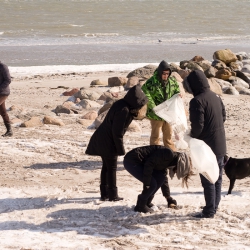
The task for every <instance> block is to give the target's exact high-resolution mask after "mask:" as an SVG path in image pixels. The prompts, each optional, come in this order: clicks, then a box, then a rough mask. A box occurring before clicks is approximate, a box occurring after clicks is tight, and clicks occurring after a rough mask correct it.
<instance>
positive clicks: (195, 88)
mask: <svg viewBox="0 0 250 250" xmlns="http://www.w3.org/2000/svg"><path fill="white" fill-rule="evenodd" d="M183 87H184V89H185V90H186V91H187V92H188V93H190V94H193V95H194V96H196V95H198V94H200V93H203V92H205V91H207V90H208V89H210V86H209V83H208V80H207V77H206V75H205V74H204V72H203V71H201V70H198V69H197V70H194V71H192V72H191V73H190V74H189V75H188V76H187V77H186V78H185V79H184V81H183Z"/></svg>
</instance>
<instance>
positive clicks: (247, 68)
mask: <svg viewBox="0 0 250 250" xmlns="http://www.w3.org/2000/svg"><path fill="white" fill-rule="evenodd" d="M241 71H242V72H243V73H248V74H250V64H245V65H244V66H243V68H242V70H241Z"/></svg>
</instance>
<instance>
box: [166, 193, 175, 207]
mask: <svg viewBox="0 0 250 250" xmlns="http://www.w3.org/2000/svg"><path fill="white" fill-rule="evenodd" d="M166 200H167V202H168V207H169V208H175V207H177V201H176V200H175V199H173V198H172V197H171V196H170V197H166Z"/></svg>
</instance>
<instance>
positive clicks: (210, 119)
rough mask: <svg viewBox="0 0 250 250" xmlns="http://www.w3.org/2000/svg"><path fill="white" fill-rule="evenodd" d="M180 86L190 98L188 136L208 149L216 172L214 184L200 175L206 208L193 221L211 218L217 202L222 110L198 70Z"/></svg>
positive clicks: (222, 142) (222, 141) (222, 147)
mask: <svg viewBox="0 0 250 250" xmlns="http://www.w3.org/2000/svg"><path fill="white" fill-rule="evenodd" d="M183 86H184V88H185V89H186V91H187V92H189V93H191V94H193V96H194V98H193V99H191V101H190V103H189V115H190V117H189V119H190V122H191V131H190V136H191V137H193V138H196V139H199V140H203V141H204V142H205V143H206V144H207V145H208V146H209V147H210V148H211V149H212V151H213V152H214V154H215V155H216V158H217V162H218V168H219V178H218V180H217V181H216V182H215V184H212V183H210V182H209V181H208V180H207V179H206V178H205V177H204V176H203V175H201V174H200V179H201V183H202V186H203V189H204V196H205V202H206V205H205V206H204V208H203V210H202V212H201V213H198V214H195V215H194V217H196V218H213V217H214V215H215V213H216V211H217V209H218V206H219V203H220V200H221V185H222V169H223V167H224V160H223V159H224V155H226V136H225V129H224V122H225V120H226V111H225V106H224V104H223V102H222V100H221V98H220V96H218V95H217V94H215V93H214V92H212V91H211V90H210V86H209V84H208V80H207V78H206V76H205V74H204V73H203V72H202V71H201V70H194V71H192V72H191V73H190V74H189V75H188V76H187V78H185V80H184V82H183Z"/></svg>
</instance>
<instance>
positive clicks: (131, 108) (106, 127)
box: [86, 85, 148, 201]
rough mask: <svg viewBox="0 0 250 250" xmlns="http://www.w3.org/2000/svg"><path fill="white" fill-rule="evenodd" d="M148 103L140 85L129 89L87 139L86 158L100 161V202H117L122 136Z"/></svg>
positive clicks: (122, 149)
mask: <svg viewBox="0 0 250 250" xmlns="http://www.w3.org/2000/svg"><path fill="white" fill-rule="evenodd" d="M147 102H148V99H147V97H146V95H145V94H144V93H143V91H142V90H141V87H140V86H139V85H137V86H134V87H132V88H131V89H130V90H129V91H128V92H127V94H126V95H125V96H124V98H122V99H120V100H118V101H116V102H115V103H114V104H113V105H112V106H111V108H110V109H109V111H108V113H107V115H106V117H105V119H104V121H103V122H102V124H101V125H100V126H99V127H98V128H97V130H96V131H95V132H94V134H93V135H92V137H91V138H90V141H89V144H88V147H87V150H86V154H89V155H99V156H101V158H102V164H103V165H102V170H101V184H100V192H101V200H107V199H108V200H109V201H119V200H122V199H123V198H120V197H119V196H118V191H117V186H116V170H117V157H118V156H119V155H124V154H125V149H124V145H123V136H124V134H125V132H126V130H127V128H128V126H129V124H130V123H131V122H132V120H133V119H134V118H135V117H137V115H138V112H139V110H140V109H141V108H142V107H143V106H144V105H145V104H147Z"/></svg>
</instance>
